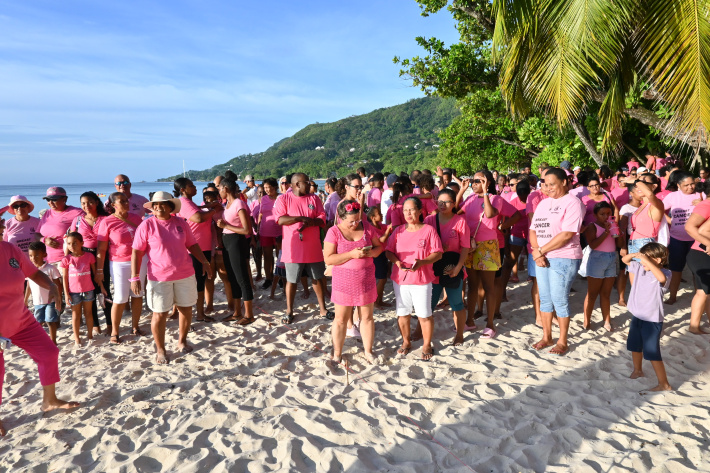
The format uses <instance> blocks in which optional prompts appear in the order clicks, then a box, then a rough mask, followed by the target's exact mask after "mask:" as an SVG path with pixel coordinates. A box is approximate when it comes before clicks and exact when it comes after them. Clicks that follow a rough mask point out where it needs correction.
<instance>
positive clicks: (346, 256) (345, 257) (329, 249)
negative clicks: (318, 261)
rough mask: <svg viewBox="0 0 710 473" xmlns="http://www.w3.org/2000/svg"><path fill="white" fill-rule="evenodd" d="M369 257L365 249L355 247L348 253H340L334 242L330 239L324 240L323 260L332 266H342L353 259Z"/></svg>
mask: <svg viewBox="0 0 710 473" xmlns="http://www.w3.org/2000/svg"><path fill="white" fill-rule="evenodd" d="M365 257H367V254H366V252H365V251H363V250H362V249H360V248H354V249H352V250H350V251H348V252H347V253H338V252H337V247H336V245H335V244H334V243H331V242H329V241H326V242H323V260H324V262H325V264H327V265H330V266H340V265H341V264H345V263H347V262H348V261H350V260H351V259H360V258H365Z"/></svg>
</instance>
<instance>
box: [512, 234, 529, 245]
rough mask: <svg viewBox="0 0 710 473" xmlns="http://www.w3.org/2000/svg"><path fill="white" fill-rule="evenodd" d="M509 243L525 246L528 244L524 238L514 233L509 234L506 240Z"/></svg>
mask: <svg viewBox="0 0 710 473" xmlns="http://www.w3.org/2000/svg"><path fill="white" fill-rule="evenodd" d="M508 241H509V242H510V244H511V245H514V246H526V245H527V244H528V241H527V240H526V239H525V238H520V237H517V236H514V235H510V238H509V240H508Z"/></svg>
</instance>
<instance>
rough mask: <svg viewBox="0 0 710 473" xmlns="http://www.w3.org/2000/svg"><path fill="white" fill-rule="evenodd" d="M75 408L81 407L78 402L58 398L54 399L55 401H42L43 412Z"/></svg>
mask: <svg viewBox="0 0 710 473" xmlns="http://www.w3.org/2000/svg"><path fill="white" fill-rule="evenodd" d="M75 407H79V403H78V402H74V401H63V400H61V399H57V398H54V400H53V401H42V412H49V411H53V410H55V409H73V408H75Z"/></svg>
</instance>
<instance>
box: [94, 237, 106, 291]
mask: <svg viewBox="0 0 710 473" xmlns="http://www.w3.org/2000/svg"><path fill="white" fill-rule="evenodd" d="M107 249H108V242H107V241H99V247H98V248H97V249H96V268H97V269H96V272H94V280H95V281H96V284H98V283H99V282H102V283H103V280H104V258H106V250H107Z"/></svg>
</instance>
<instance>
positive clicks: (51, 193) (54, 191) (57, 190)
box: [42, 187, 67, 200]
mask: <svg viewBox="0 0 710 473" xmlns="http://www.w3.org/2000/svg"><path fill="white" fill-rule="evenodd" d="M66 196H67V191H65V190H64V188H63V187H50V188H49V189H47V195H46V196H44V197H42V198H43V199H44V200H53V199H58V198H60V197H66Z"/></svg>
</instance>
